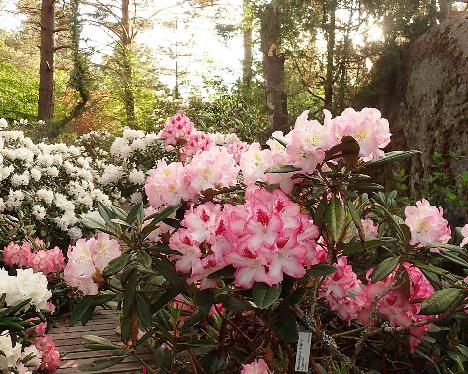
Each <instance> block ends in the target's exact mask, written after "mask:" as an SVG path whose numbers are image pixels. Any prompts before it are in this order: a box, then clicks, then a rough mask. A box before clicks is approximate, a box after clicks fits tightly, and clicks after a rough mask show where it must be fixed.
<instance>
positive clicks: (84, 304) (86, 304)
mask: <svg viewBox="0 0 468 374" xmlns="http://www.w3.org/2000/svg"><path fill="white" fill-rule="evenodd" d="M90 307H91V299H90V297H88V296H85V297H83V298H82V299H81V300H80V301H79V302H78V304H76V306H75V307H74V308H73V311H72V313H71V316H70V320H69V323H70V326H73V325H74V324H75V323H77V322H78V321H81V317H82V316H83V315H84V314H85V313H86V312H87V311H88V309H89V308H90Z"/></svg>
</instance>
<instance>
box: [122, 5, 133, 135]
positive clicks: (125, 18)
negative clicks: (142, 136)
mask: <svg viewBox="0 0 468 374" xmlns="http://www.w3.org/2000/svg"><path fill="white" fill-rule="evenodd" d="M129 3H130V0H122V21H121V22H122V34H121V38H120V39H121V40H120V42H121V43H122V68H123V69H122V71H123V80H124V82H123V83H124V87H123V90H124V95H123V96H124V97H123V101H124V106H125V113H126V117H127V124H128V125H129V126H132V125H134V124H135V96H134V93H133V70H132V62H131V44H132V38H131V35H130V23H129V9H128V8H129Z"/></svg>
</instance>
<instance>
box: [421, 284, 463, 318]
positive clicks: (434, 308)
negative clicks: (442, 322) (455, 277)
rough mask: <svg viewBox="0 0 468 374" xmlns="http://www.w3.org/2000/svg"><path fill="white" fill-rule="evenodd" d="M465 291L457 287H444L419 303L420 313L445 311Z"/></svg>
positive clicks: (456, 301) (459, 299) (458, 300)
mask: <svg viewBox="0 0 468 374" xmlns="http://www.w3.org/2000/svg"><path fill="white" fill-rule="evenodd" d="M466 295H467V293H466V292H465V291H463V290H461V289H458V288H446V289H443V290H440V291H437V292H436V293H435V294H433V295H432V296H430V297H428V298H427V299H426V300H424V301H423V303H422V305H421V311H420V312H419V314H422V315H433V314H440V313H443V312H445V311H446V310H447V309H448V308H450V307H451V306H453V305H454V304H456V303H458V302H460V301H461V299H462V297H463V296H465V297H466Z"/></svg>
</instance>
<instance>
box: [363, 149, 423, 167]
mask: <svg viewBox="0 0 468 374" xmlns="http://www.w3.org/2000/svg"><path fill="white" fill-rule="evenodd" d="M420 153H421V152H420V151H415V150H412V151H393V152H387V153H385V155H384V156H383V157H382V158H379V159H377V160H374V161H369V162H365V163H364V164H363V165H362V167H363V168H372V167H381V166H383V165H387V164H392V163H394V162H397V161H401V160H404V159H405V158H408V157H412V156H414V155H417V154H420Z"/></svg>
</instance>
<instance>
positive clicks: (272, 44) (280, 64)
mask: <svg viewBox="0 0 468 374" xmlns="http://www.w3.org/2000/svg"><path fill="white" fill-rule="evenodd" d="M260 33H261V49H262V53H263V76H264V79H265V88H266V104H267V110H268V117H269V124H270V128H271V130H272V131H277V130H281V131H286V130H287V129H288V107H287V97H286V90H285V73H284V62H285V57H284V55H283V54H282V53H281V50H280V47H281V18H280V13H279V8H278V6H276V5H274V4H268V5H266V7H265V10H264V11H263V14H262V17H261V30H260Z"/></svg>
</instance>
